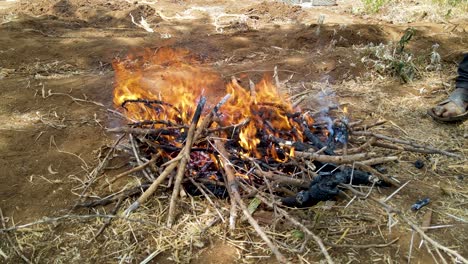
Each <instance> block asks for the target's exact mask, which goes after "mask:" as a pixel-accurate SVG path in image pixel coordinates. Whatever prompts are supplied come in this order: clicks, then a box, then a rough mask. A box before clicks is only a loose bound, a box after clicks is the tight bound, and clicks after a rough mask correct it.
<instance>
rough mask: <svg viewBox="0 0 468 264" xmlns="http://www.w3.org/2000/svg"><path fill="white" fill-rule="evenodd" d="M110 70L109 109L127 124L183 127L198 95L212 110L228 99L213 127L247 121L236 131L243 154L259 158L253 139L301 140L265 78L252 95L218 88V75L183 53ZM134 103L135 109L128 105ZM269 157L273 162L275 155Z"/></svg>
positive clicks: (230, 86) (118, 63) (148, 56)
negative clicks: (116, 108)
mask: <svg viewBox="0 0 468 264" xmlns="http://www.w3.org/2000/svg"><path fill="white" fill-rule="evenodd" d="M113 67H114V70H115V89H114V103H115V105H116V106H119V107H120V106H124V108H125V115H126V116H127V117H128V118H129V119H130V120H134V121H151V120H153V121H154V120H158V121H160V120H164V121H169V122H171V123H173V124H177V125H188V124H189V123H190V118H191V117H192V115H193V113H194V110H195V108H196V106H197V100H198V98H200V96H201V95H202V94H203V95H205V96H208V97H209V102H211V103H212V104H214V103H216V102H217V100H219V98H220V96H222V95H224V94H225V93H229V94H231V97H230V99H229V100H228V102H226V103H225V104H224V105H223V106H222V107H221V108H220V111H219V112H220V120H219V121H218V125H221V126H230V125H236V124H239V123H242V122H244V121H245V120H247V119H248V120H250V121H249V122H248V124H247V125H245V126H243V127H242V128H241V130H240V133H239V141H238V143H239V145H240V146H241V147H242V148H243V149H244V150H245V151H246V152H247V153H248V154H252V155H254V156H256V157H260V154H259V152H258V150H257V147H258V145H259V144H260V142H261V140H260V137H259V134H261V135H268V136H274V137H280V136H283V137H284V136H285V135H286V136H288V137H289V138H292V139H295V140H302V133H301V130H302V129H300V127H297V123H296V122H290V118H291V117H290V116H288V114H291V113H293V112H294V109H293V107H292V104H291V103H290V102H289V101H288V100H287V99H286V96H285V95H284V94H282V93H280V92H279V91H278V88H277V87H276V86H275V85H273V83H272V81H271V78H264V79H262V80H261V81H260V82H259V83H258V84H256V85H255V89H254V90H255V91H251V89H246V88H244V87H242V86H241V85H240V84H239V83H238V82H235V81H232V82H229V83H227V84H226V85H225V87H224V84H223V81H222V79H221V77H220V75H219V74H217V73H216V72H215V71H214V70H212V69H210V68H208V67H205V65H204V64H202V63H201V62H200V61H199V60H197V59H196V57H194V56H192V55H191V54H190V53H189V52H188V51H187V50H183V49H170V48H160V49H158V50H157V51H155V52H154V51H150V50H146V51H145V52H143V53H142V54H139V55H137V56H135V55H133V56H128V57H127V58H125V59H122V60H115V61H114V63H113ZM223 90H224V92H222V93H220V92H221V91H223ZM138 100H139V101H140V103H128V102H129V101H130V102H131V101H138ZM154 127H157V125H155V126H154ZM291 131H295V132H294V133H292V132H291ZM259 132H262V133H259ZM269 152H270V153H272V154H274V155H276V157H274V158H277V159H279V158H278V157H277V152H276V150H275V149H273V150H270V151H269Z"/></svg>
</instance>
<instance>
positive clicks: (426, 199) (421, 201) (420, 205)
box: [411, 198, 431, 211]
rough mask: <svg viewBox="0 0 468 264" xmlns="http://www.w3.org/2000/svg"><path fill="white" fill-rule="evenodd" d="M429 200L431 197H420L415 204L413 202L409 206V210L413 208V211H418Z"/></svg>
mask: <svg viewBox="0 0 468 264" xmlns="http://www.w3.org/2000/svg"><path fill="white" fill-rule="evenodd" d="M430 202H431V199H429V198H424V199H421V200H419V201H417V202H416V203H415V204H413V205H412V206H411V210H413V211H418V210H419V209H421V208H422V207H423V206H426V205H428V204H429V203H430Z"/></svg>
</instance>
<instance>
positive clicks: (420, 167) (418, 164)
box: [414, 160, 424, 169]
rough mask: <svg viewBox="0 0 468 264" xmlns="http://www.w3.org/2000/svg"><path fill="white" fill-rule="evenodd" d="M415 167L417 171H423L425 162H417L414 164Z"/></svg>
mask: <svg viewBox="0 0 468 264" xmlns="http://www.w3.org/2000/svg"><path fill="white" fill-rule="evenodd" d="M414 166H415V167H416V168H417V169H422V168H423V167H424V161H422V160H417V161H415V162H414Z"/></svg>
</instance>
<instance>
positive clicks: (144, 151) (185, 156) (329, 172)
mask: <svg viewBox="0 0 468 264" xmlns="http://www.w3.org/2000/svg"><path fill="white" fill-rule="evenodd" d="M114 69H115V70H116V84H115V92H114V103H115V104H116V106H117V107H118V108H119V109H120V110H121V112H122V113H123V114H124V115H125V117H126V119H127V120H128V124H127V125H125V126H122V127H116V128H111V129H108V131H109V132H113V133H123V134H124V135H126V136H127V138H128V142H129V144H128V146H130V147H128V149H129V151H130V152H132V154H133V155H134V157H135V159H136V166H135V167H134V168H133V169H131V170H129V171H127V172H124V173H122V174H120V175H117V176H115V177H113V178H109V179H107V185H109V184H113V183H114V182H115V181H117V180H119V179H121V178H123V177H126V176H128V175H130V174H134V175H139V176H141V178H142V181H144V182H145V183H144V184H143V185H142V186H139V188H138V189H137V191H134V192H133V193H129V195H130V194H133V195H135V194H138V190H141V189H142V188H143V190H144V192H143V193H142V194H140V196H139V198H138V199H137V200H136V201H134V202H133V203H132V205H131V206H130V207H129V208H127V210H126V211H125V213H126V215H129V214H130V213H132V212H133V211H135V210H137V209H138V207H139V206H140V205H142V204H143V203H145V202H146V201H147V200H148V199H150V198H151V196H152V194H153V193H154V192H155V191H156V190H157V189H158V188H160V187H161V185H164V186H165V187H166V188H167V189H169V190H172V196H171V198H170V201H169V210H168V214H167V225H168V226H171V225H172V224H173V223H174V221H175V215H176V210H177V206H176V205H177V202H178V199H179V197H180V194H181V192H184V191H185V192H186V193H189V194H191V195H203V196H205V197H207V199H208V200H209V199H210V197H219V198H227V197H229V198H230V201H231V210H230V218H229V225H230V227H231V228H235V224H236V218H237V211H238V209H240V210H241V211H242V212H243V213H244V215H245V217H246V218H247V219H248V221H249V223H250V224H251V225H252V226H253V227H254V228H255V230H257V232H258V233H259V235H260V237H261V238H262V239H264V240H265V242H266V243H267V244H268V245H269V246H270V248H271V249H272V251H273V252H274V253H275V255H276V257H277V258H278V260H280V261H282V260H284V257H283V256H282V255H281V253H279V251H278V250H277V248H276V247H275V245H274V244H273V243H272V242H271V241H270V239H269V238H268V236H266V235H265V233H264V232H262V231H261V228H260V226H259V225H258V224H257V222H256V221H255V220H254V219H253V218H252V216H251V215H250V213H249V212H248V210H247V207H246V205H245V204H244V202H243V201H242V197H243V196H244V195H249V196H252V195H258V194H262V193H267V192H268V193H269V196H262V195H260V196H259V197H260V199H261V200H262V201H263V202H264V203H265V204H266V205H269V206H272V207H275V208H276V209H278V210H279V212H280V214H282V215H283V216H284V217H287V218H288V219H290V221H292V222H293V223H294V224H295V225H298V226H299V227H301V228H302V229H303V230H304V231H305V232H306V233H307V234H308V235H310V236H312V237H313V238H314V239H315V240H316V241H317V243H318V244H319V246H320V248H321V249H322V252H324V254H325V256H326V257H327V259H328V258H329V256H328V253H326V249H325V247H324V245H323V243H321V241H320V239H319V238H318V237H316V236H315V235H314V234H313V233H312V232H311V231H310V230H309V229H307V228H305V227H303V226H302V225H301V224H300V222H299V221H297V220H295V219H293V218H291V217H290V216H289V215H288V214H287V212H286V211H285V210H283V209H281V208H278V207H277V206H278V205H285V206H290V207H308V206H313V205H315V204H316V203H317V202H319V201H325V200H330V199H333V198H334V197H335V196H336V195H338V193H339V192H340V188H341V189H343V188H342V187H343V186H344V185H346V184H352V185H359V184H366V185H375V186H392V185H396V186H397V185H399V182H398V181H397V179H395V178H393V177H390V176H387V175H385V174H383V173H381V172H379V170H378V169H376V166H375V165H378V164H382V163H385V162H390V161H395V160H397V159H398V158H397V157H395V156H384V157H381V156H378V155H377V154H376V153H374V152H371V151H370V150H372V148H373V147H374V146H376V147H383V148H388V149H395V150H407V151H415V152H422V153H439V154H445V155H450V156H456V155H455V154H452V153H449V152H445V151H441V150H437V149H433V148H430V147H425V146H420V145H417V144H414V143H412V142H408V141H404V140H400V139H394V138H390V137H387V136H384V135H380V134H374V133H372V132H368V131H367V129H368V128H370V127H372V126H377V125H381V124H382V123H383V121H380V122H376V123H374V124H371V125H368V126H365V125H362V124H361V123H360V122H355V123H351V122H349V121H348V120H347V119H346V118H341V119H339V118H336V119H333V118H327V119H323V118H322V119H321V118H320V117H319V118H316V117H314V116H313V115H312V114H311V113H310V112H308V111H302V110H301V109H300V108H298V107H293V105H292V104H291V103H290V102H289V101H288V100H287V99H285V98H286V97H285V95H284V94H281V93H280V92H279V91H278V88H277V87H276V86H275V85H273V84H272V82H271V81H269V80H268V78H266V79H264V80H262V81H261V82H260V83H259V84H257V85H254V84H253V83H252V82H249V84H248V87H242V85H241V84H240V83H239V81H238V80H237V79H235V78H233V79H232V80H231V81H230V82H229V83H228V84H227V85H226V91H225V92H224V94H225V95H224V96H214V94H215V92H214V91H213V89H214V88H213V87H218V91H219V83H220V78H219V77H217V74H215V73H214V72H213V71H211V70H209V69H206V68H204V67H203V64H202V63H201V62H199V60H197V58H195V57H193V56H192V55H190V54H189V53H188V52H187V51H184V50H173V49H167V48H163V49H159V50H157V51H156V52H146V53H144V54H141V55H139V56H133V57H129V58H126V59H124V60H118V61H116V62H115V63H114ZM218 93H219V92H218ZM266 197H268V198H266ZM271 197H275V199H271ZM86 205H87V206H90V205H95V204H93V203H92V202H91V203H87V204H86Z"/></svg>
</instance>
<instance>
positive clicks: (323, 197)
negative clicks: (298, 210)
mask: <svg viewBox="0 0 468 264" xmlns="http://www.w3.org/2000/svg"><path fill="white" fill-rule="evenodd" d="M373 182H375V178H374V177H373V176H372V175H371V174H369V173H367V172H364V171H360V170H353V169H351V168H345V169H343V170H336V171H334V172H325V173H320V174H319V176H317V177H315V178H314V179H313V180H312V182H311V183H310V186H309V189H308V190H303V191H300V192H298V193H297V194H296V196H291V197H286V198H283V199H282V201H281V202H282V204H283V205H285V206H290V207H310V206H313V205H315V204H317V203H318V202H320V201H328V200H331V199H333V198H334V197H335V196H337V195H338V194H339V192H340V190H339V189H338V185H339V184H340V183H343V184H349V183H351V184H352V185H361V184H372V183H373ZM375 183H376V184H377V185H379V186H383V185H385V183H384V182H380V181H379V182H375Z"/></svg>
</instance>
